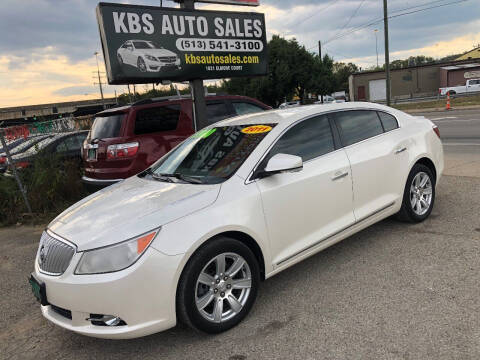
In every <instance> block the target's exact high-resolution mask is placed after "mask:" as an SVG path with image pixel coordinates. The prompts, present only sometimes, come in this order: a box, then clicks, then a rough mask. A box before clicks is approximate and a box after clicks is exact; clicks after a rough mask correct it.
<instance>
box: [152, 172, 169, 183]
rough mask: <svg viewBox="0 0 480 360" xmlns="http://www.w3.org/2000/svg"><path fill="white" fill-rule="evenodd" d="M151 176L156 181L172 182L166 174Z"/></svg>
mask: <svg viewBox="0 0 480 360" xmlns="http://www.w3.org/2000/svg"><path fill="white" fill-rule="evenodd" d="M152 178H153V179H155V180H158V181H165V182H169V183H171V182H173V181H172V179H170V177H169V176H168V175H167V174H165V175H164V174H152Z"/></svg>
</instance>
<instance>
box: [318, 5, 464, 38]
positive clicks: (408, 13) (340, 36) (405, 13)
mask: <svg viewBox="0 0 480 360" xmlns="http://www.w3.org/2000/svg"><path fill="white" fill-rule="evenodd" d="M466 1H469V0H459V1H452V2H449V3H445V4H440V5H436V6H430V7H427V8H423V9H419V10H415V11H409V12H403V13H400V14H395V15H390V16H389V17H388V18H389V19H393V18H397V17H400V16H404V15H410V14H415V13H418V12H422V11H426V10H431V9H436V8H439V7H443V6H447V5H453V4H459V3H462V2H466ZM433 3H434V2H433ZM418 7H419V6H412V7H410V8H405V9H402V10H397V11H394V12H399V11H405V10H409V9H414V8H418ZM382 21H383V18H378V19H373V20H371V22H369V23H366V24H363V25H360V26H358V27H356V28H353V29H351V30H350V31H347V32H345V33H343V34H340V35H338V36H336V37H333V38H331V39H329V40H328V41H326V42H325V44H327V43H330V42H332V41H335V40H338V39H341V38H343V37H345V36H347V35H350V34H352V33H354V32H357V31H359V30H362V29H365V28H367V27H370V26H372V25H375V24H378V23H380V22H382Z"/></svg>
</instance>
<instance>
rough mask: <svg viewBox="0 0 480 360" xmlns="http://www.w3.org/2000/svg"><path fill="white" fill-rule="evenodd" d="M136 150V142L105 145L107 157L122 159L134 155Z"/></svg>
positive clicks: (109, 158)
mask: <svg viewBox="0 0 480 360" xmlns="http://www.w3.org/2000/svg"><path fill="white" fill-rule="evenodd" d="M137 151H138V142H132V143H127V144H115V145H109V146H108V147H107V159H108V160H113V159H124V158H129V157H132V156H135V154H136V153H137Z"/></svg>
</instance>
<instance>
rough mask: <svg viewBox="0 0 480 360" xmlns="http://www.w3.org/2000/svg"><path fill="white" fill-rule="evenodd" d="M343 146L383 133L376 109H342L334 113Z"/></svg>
mask: <svg viewBox="0 0 480 360" xmlns="http://www.w3.org/2000/svg"><path fill="white" fill-rule="evenodd" d="M334 117H335V122H336V124H337V126H338V130H339V131H340V135H341V137H342V141H343V143H344V146H348V145H352V144H355V143H357V142H359V141H362V140H365V139H368V138H371V137H373V136H377V135H380V134H381V133H383V128H382V124H381V123H380V119H379V117H378V116H377V113H376V111H369V110H356V111H342V112H338V113H335V114H334Z"/></svg>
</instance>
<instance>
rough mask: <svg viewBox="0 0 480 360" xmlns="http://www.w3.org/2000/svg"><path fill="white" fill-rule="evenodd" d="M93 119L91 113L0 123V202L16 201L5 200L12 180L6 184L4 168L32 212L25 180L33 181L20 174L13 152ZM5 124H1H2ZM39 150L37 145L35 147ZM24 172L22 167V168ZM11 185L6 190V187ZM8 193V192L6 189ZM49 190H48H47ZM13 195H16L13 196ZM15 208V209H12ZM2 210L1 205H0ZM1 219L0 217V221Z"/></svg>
mask: <svg viewBox="0 0 480 360" xmlns="http://www.w3.org/2000/svg"><path fill="white" fill-rule="evenodd" d="M92 123H93V116H81V117H68V118H61V119H57V120H51V121H40V122H35V123H30V124H24V125H16V126H9V127H0V169H2V171H3V172H4V173H3V174H2V172H0V177H3V178H4V179H0V180H1V181H2V184H3V187H4V188H3V189H0V192H2V198H3V199H0V206H3V207H4V208H5V207H11V206H15V205H13V204H15V201H11V202H8V203H7V201H8V199H7V198H8V197H9V195H11V191H12V189H11V186H10V185H11V180H10V183H8V184H7V182H8V180H9V179H5V177H6V175H5V174H6V169H9V171H8V172H9V175H11V177H13V178H14V179H15V182H16V186H17V188H18V191H19V193H20V194H21V197H22V199H23V202H24V205H25V209H26V211H27V213H29V214H30V215H31V214H32V206H31V205H32V204H31V201H30V200H31V198H32V197H34V196H32V194H27V190H30V189H27V187H26V184H25V182H26V180H27V182H30V183H31V182H32V180H35V179H31V178H26V177H25V176H20V174H19V171H18V170H19V169H17V165H19V164H16V159H15V158H16V154H22V151H28V149H30V148H34V147H36V146H38V147H39V144H42V141H43V139H47V138H54V137H56V136H58V135H60V134H64V133H72V132H77V131H81V130H89V129H90V127H91V125H92ZM2 125H4V124H0V126H2ZM38 150H39V149H38ZM22 172H23V171H22ZM50 175H51V176H52V177H55V174H50ZM9 187H10V189H9V190H8V189H7V188H9ZM8 191H10V193H8V194H7V192H8ZM47 191H48V190H47ZM29 195H30V196H29ZM13 197H16V196H13ZM11 210H14V209H11ZM0 211H2V212H3V211H4V209H3V208H2V209H0ZM1 220H2V219H0V222H1Z"/></svg>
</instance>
